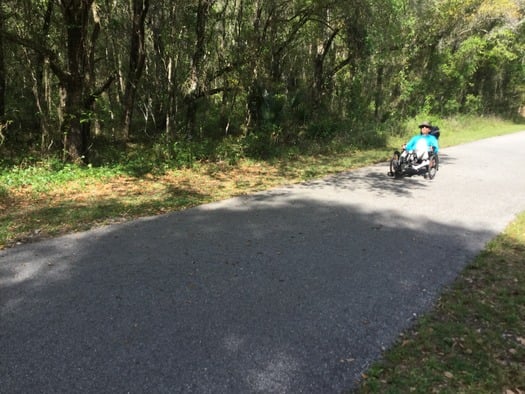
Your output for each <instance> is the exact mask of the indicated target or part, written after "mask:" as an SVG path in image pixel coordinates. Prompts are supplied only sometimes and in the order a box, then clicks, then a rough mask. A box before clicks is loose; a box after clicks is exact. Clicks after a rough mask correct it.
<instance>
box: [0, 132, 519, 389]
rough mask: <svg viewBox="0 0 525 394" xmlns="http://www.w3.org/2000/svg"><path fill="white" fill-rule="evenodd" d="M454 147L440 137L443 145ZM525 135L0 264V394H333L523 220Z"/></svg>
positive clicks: (33, 249) (10, 254) (16, 255)
mask: <svg viewBox="0 0 525 394" xmlns="http://www.w3.org/2000/svg"><path fill="white" fill-rule="evenodd" d="M444 138H446V134H445V133H444V134H443V136H442V139H444ZM524 150H525V132H523V133H517V134H513V135H509V136H504V137H497V138H491V139H487V140H483V141H479V142H476V143H470V144H465V145H462V146H457V147H453V148H447V149H443V150H442V151H441V154H440V157H441V168H440V171H439V172H438V173H437V176H436V178H435V179H434V180H431V181H430V180H427V179H424V178H423V177H419V176H418V177H412V178H406V179H400V180H394V179H392V178H389V177H387V176H386V172H387V165H386V163H383V164H380V165H376V166H372V167H367V168H363V169H360V170H357V171H350V172H345V173H342V174H339V175H336V176H331V177H328V178H325V179H322V180H317V181H313V182H308V183H305V184H300V185H294V186H287V187H282V188H277V189H273V190H270V191H267V192H263V193H257V194H254V195H249V196H245V197H239V198H233V199H230V200H227V201H222V202H219V203H213V204H208V205H204V206H200V207H197V208H194V209H190V210H187V211H184V212H179V213H173V214H168V215H164V216H160V217H151V218H144V219H141V220H138V221H133V222H130V223H126V224H119V225H112V226H107V227H103V228H98V229H95V230H93V231H89V232H84V233H78V234H73V235H68V236H65V237H60V238H56V239H51V240H46V241H43V242H38V243H34V244H27V245H20V246H17V247H15V248H12V249H8V250H4V251H1V252H0V319H1V320H0V392H1V393H106V392H115V393H128V392H129V393H340V392H343V391H345V390H349V389H351V388H354V387H355V385H356V382H357V381H358V380H359V377H360V374H361V372H363V371H365V370H366V369H367V367H368V366H369V365H370V363H371V362H372V361H374V360H376V359H378V357H380V355H381V352H382V349H384V348H388V347H389V346H390V345H391V344H392V343H393V341H394V340H395V339H396V337H397V336H398V334H399V333H400V332H401V331H402V330H404V329H406V328H408V327H409V326H410V325H411V324H412V323H413V322H414V320H415V319H416V318H417V316H419V315H421V314H422V313H424V312H425V311H427V310H429V309H430V308H431V307H432V305H433V303H434V302H435V301H436V298H437V297H438V295H439V294H440V292H442V291H443V289H444V288H445V287H446V286H447V285H449V284H450V283H451V282H452V281H453V280H454V278H456V277H457V275H458V273H460V272H461V271H462V269H463V268H464V267H465V265H466V264H468V262H470V261H471V260H472V258H473V257H474V256H475V255H476V254H477V253H478V252H479V251H480V250H481V249H482V248H483V247H484V245H485V244H486V242H487V241H489V240H490V239H492V238H493V237H494V236H495V235H496V234H498V233H499V232H501V231H502V230H503V229H504V228H505V226H506V225H507V224H508V223H509V222H510V221H511V220H512V219H513V218H514V217H515V214H516V213H518V212H520V211H523V210H525V177H524V176H523V173H522V171H523V168H524V167H523V163H524V162H523V151H524Z"/></svg>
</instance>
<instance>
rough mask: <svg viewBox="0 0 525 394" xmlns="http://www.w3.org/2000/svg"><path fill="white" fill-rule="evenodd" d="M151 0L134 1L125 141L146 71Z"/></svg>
mask: <svg viewBox="0 0 525 394" xmlns="http://www.w3.org/2000/svg"><path fill="white" fill-rule="evenodd" d="M148 7H149V0H133V21H132V28H131V43H130V51H129V70H128V78H127V80H126V90H125V93H124V139H126V140H127V139H128V138H129V134H130V128H131V122H132V119H133V110H134V107H135V96H136V94H137V86H138V83H139V80H140V78H141V76H142V72H143V71H144V64H145V61H146V45H145V32H144V23H145V20H146V15H147V13H148Z"/></svg>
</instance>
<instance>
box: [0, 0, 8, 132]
mask: <svg viewBox="0 0 525 394" xmlns="http://www.w3.org/2000/svg"><path fill="white" fill-rule="evenodd" d="M1 5H2V2H1V1H0V31H3V30H4V13H3V10H2V7H1ZM4 59H5V56H4V37H3V35H2V34H0V122H1V121H2V119H3V118H4V117H5V88H6V78H7V77H6V69H5V61H4ZM0 127H1V125H0Z"/></svg>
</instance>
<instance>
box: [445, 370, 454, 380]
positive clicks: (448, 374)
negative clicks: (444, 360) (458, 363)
mask: <svg viewBox="0 0 525 394" xmlns="http://www.w3.org/2000/svg"><path fill="white" fill-rule="evenodd" d="M443 375H445V377H446V378H447V379H452V378H453V377H454V375H453V374H452V372H448V371H447V372H445V373H444V374H443Z"/></svg>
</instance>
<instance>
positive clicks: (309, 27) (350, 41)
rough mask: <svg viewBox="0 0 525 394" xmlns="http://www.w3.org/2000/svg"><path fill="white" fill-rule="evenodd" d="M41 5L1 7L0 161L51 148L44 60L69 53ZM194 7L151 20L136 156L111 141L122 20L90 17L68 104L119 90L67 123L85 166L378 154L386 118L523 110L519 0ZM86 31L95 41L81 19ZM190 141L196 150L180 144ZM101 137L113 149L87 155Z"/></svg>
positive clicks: (55, 131)
mask: <svg viewBox="0 0 525 394" xmlns="http://www.w3.org/2000/svg"><path fill="white" fill-rule="evenodd" d="M46 6H47V3H46V2H37V3H34V2H23V6H20V4H19V2H17V1H15V0H6V1H4V2H3V3H2V10H3V11H4V14H5V15H8V16H9V17H8V18H7V19H6V20H5V26H4V30H5V31H6V33H9V34H6V35H5V37H6V38H5V40H4V41H5V47H4V53H2V54H0V55H1V56H2V59H3V61H4V63H5V65H6V70H7V73H6V75H5V80H6V82H7V86H6V92H8V94H7V96H6V114H9V119H12V120H13V124H12V125H10V127H9V130H8V134H7V139H6V144H5V146H4V148H5V149H9V151H10V152H8V153H9V154H11V152H12V151H15V152H16V154H18V152H17V151H19V150H24V153H23V154H24V155H29V154H30V153H29V152H35V151H40V152H41V156H40V157H39V158H40V159H42V158H43V157H45V156H48V155H50V154H51V155H52V154H57V153H58V154H59V153H60V152H61V150H62V149H63V146H62V145H63V135H62V134H61V133H60V124H59V119H60V117H61V116H63V111H64V108H63V106H62V105H61V104H60V103H61V102H62V101H63V100H62V99H63V97H62V96H61V94H62V93H63V92H61V91H60V89H59V87H60V86H63V84H62V85H61V84H60V81H59V79H58V77H57V75H56V74H54V73H53V71H55V72H56V69H57V67H59V66H60V65H61V62H58V61H57V62H56V64H53V67H51V66H50V64H49V62H48V61H44V59H48V60H49V61H51V60H53V57H49V54H50V53H55V54H62V55H64V54H66V53H67V48H66V43H67V40H66V37H65V35H64V34H65V29H64V28H63V26H64V23H63V22H64V21H63V19H62V17H63V14H62V13H61V12H60V7H58V6H57V7H55V11H54V12H53V13H52V15H50V17H49V19H48V20H46V19H45V16H46V13H45V11H46ZM197 9H198V4H197V3H195V2H192V3H191V4H189V3H188V2H187V1H183V0H174V1H173V2H168V3H162V4H159V5H157V6H155V7H150V9H149V14H148V21H149V22H148V24H147V25H146V35H147V37H148V40H147V42H146V48H145V50H146V57H147V58H146V64H147V67H146V68H145V70H144V74H143V76H142V79H141V80H140V81H139V83H138V85H137V100H136V102H135V106H134V108H133V110H134V111H133V113H134V118H133V121H132V124H133V127H132V129H131V130H130V133H131V134H130V135H129V141H136V140H137V139H139V138H140V139H142V137H143V136H146V138H147V139H149V141H148V142H147V143H146V145H147V146H148V147H150V148H151V147H153V146H154V152H152V153H151V154H150V153H148V155H147V156H146V157H140V155H138V154H135V153H133V150H129V149H128V147H127V146H126V144H122V143H120V142H118V143H117V140H118V139H119V138H120V137H121V136H122V135H121V133H122V131H121V129H122V113H123V112H124V107H123V102H124V100H123V99H122V98H123V97H122V94H123V92H122V90H123V86H125V83H126V75H127V71H128V70H127V69H126V67H127V66H125V64H127V62H122V59H127V58H128V57H129V53H130V48H128V47H127V43H128V42H130V40H129V39H126V38H129V37H128V35H129V34H130V33H129V32H130V30H131V29H130V25H129V24H130V23H131V22H130V21H132V19H133V18H132V15H130V11H131V10H130V8H129V7H119V6H118V4H117V3H115V2H103V3H101V4H98V6H97V11H98V14H97V16H98V17H99V18H100V26H99V27H100V31H98V32H97V33H98V34H99V36H98V37H99V40H98V41H97V42H91V41H90V38H89V37H95V36H97V35H96V34H88V35H87V36H86V40H87V41H88V42H86V48H90V47H91V45H92V48H93V49H94V52H93V54H92V55H93V59H96V61H95V62H94V63H93V66H95V65H96V67H95V69H94V70H92V71H93V72H92V73H91V72H89V73H88V72H87V71H88V70H86V80H87V81H86V82H88V84H87V85H86V91H85V92H83V94H85V95H86V97H82V98H80V97H78V99H79V100H80V99H82V100H86V101H89V95H90V94H93V93H96V92H97V90H98V89H99V88H100V87H101V86H103V85H104V83H105V82H106V81H108V79H109V77H110V76H112V75H114V74H115V72H116V73H117V74H118V75H119V76H120V78H119V79H118V80H116V81H114V83H113V84H112V85H111V86H110V88H109V89H108V90H107V91H105V92H104V94H98V95H97V98H96V100H95V103H94V104H93V105H92V106H86V108H83V109H82V111H83V112H82V111H81V112H80V113H79V114H78V115H79V117H80V118H79V119H81V122H82V124H83V125H86V126H87V125H92V126H93V125H94V124H95V123H96V124H97V126H98V127H97V130H96V132H95V130H94V128H92V130H91V131H92V133H91V137H92V138H90V141H89V143H88V146H89V147H90V148H91V150H92V152H91V153H92V154H91V155H90V157H89V159H90V162H91V163H92V164H93V165H94V166H99V165H104V164H106V163H114V164H115V163H119V164H122V165H124V166H128V168H130V169H131V168H133V170H130V171H136V172H137V173H142V172H143V171H155V170H157V171H161V170H162V168H159V167H161V166H160V165H159V164H158V163H160V162H162V161H165V160H167V161H170V165H173V166H192V165H194V164H195V163H196V162H199V161H200V160H207V159H211V160H215V159H216V160H223V161H228V162H229V161H232V162H235V161H236V160H238V158H240V157H245V156H250V155H256V156H261V157H262V156H268V155H272V154H273V153H272V152H273V151H277V150H279V149H286V148H290V147H294V146H297V145H298V144H302V143H312V144H314V145H315V144H322V143H326V142H327V141H331V140H333V139H334V138H341V136H343V137H345V138H346V137H348V138H354V139H355V141H356V143H365V144H369V145H370V146H376V145H378V144H380V143H381V140H382V137H381V136H378V135H377V134H376V133H374V132H371V131H370V130H379V129H381V128H382V127H383V124H384V123H385V121H386V120H388V121H398V122H399V121H402V120H403V119H405V118H407V117H412V116H415V115H416V114H420V113H433V114H436V115H439V116H452V115H455V114H504V115H506V116H507V115H511V114H512V113H514V114H515V113H516V112H517V109H518V108H519V107H520V106H522V105H523V102H524V100H525V94H524V92H525V83H524V81H525V68H524V67H523V64H522V59H523V58H524V56H525V43H524V37H525V35H524V33H523V31H524V28H523V23H520V21H522V20H523V18H524V16H525V11H524V9H523V7H521V4H520V3H519V2H518V1H517V0H494V1H492V0H491V1H489V0H468V1H435V2H421V1H419V2H406V1H391V2H385V1H382V0H364V1H362V2H358V3H355V2H333V1H331V2H330V1H320V2H319V1H318V2H314V1H310V0H293V1H289V2H275V1H269V2H256V1H252V0H247V1H243V2H242V6H240V5H239V3H238V2H214V3H213V4H212V6H211V8H210V10H209V12H207V13H204V15H203V16H204V20H202V21H200V22H201V25H199V26H196V24H197V20H198V19H197V12H196V11H197ZM88 19H89V21H90V23H89V24H88V25H87V26H86V28H87V29H88V32H94V29H95V27H94V26H93V25H92V21H93V20H94V18H88ZM46 23H48V26H49V31H48V32H44V30H43V29H42V26H44V25H46ZM22 38H23V40H21V39H22ZM21 43H24V44H23V45H22V44H21ZM42 48H45V51H44V53H42V50H43V49H42ZM42 54H45V56H44V57H42V56H41V55H42ZM62 55H61V56H62ZM64 63H65V62H64ZM62 71H64V70H62ZM58 75H61V74H60V73H58ZM37 97H38V101H37V100H36V98H37ZM82 100H80V101H82ZM189 128H191V130H189ZM190 134H191V135H192V137H193V138H194V140H192V141H180V136H181V135H190ZM161 135H169V136H170V137H169V140H168V137H166V136H164V137H162V136H161ZM99 139H100V140H103V141H110V142H111V144H113V145H115V148H110V147H107V148H103V147H100V146H97V144H98V142H97V141H98V140H99ZM222 140H224V141H222ZM129 141H128V140H124V141H121V142H126V143H127V142H129ZM92 145H94V146H92ZM119 150H120V152H119Z"/></svg>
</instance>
